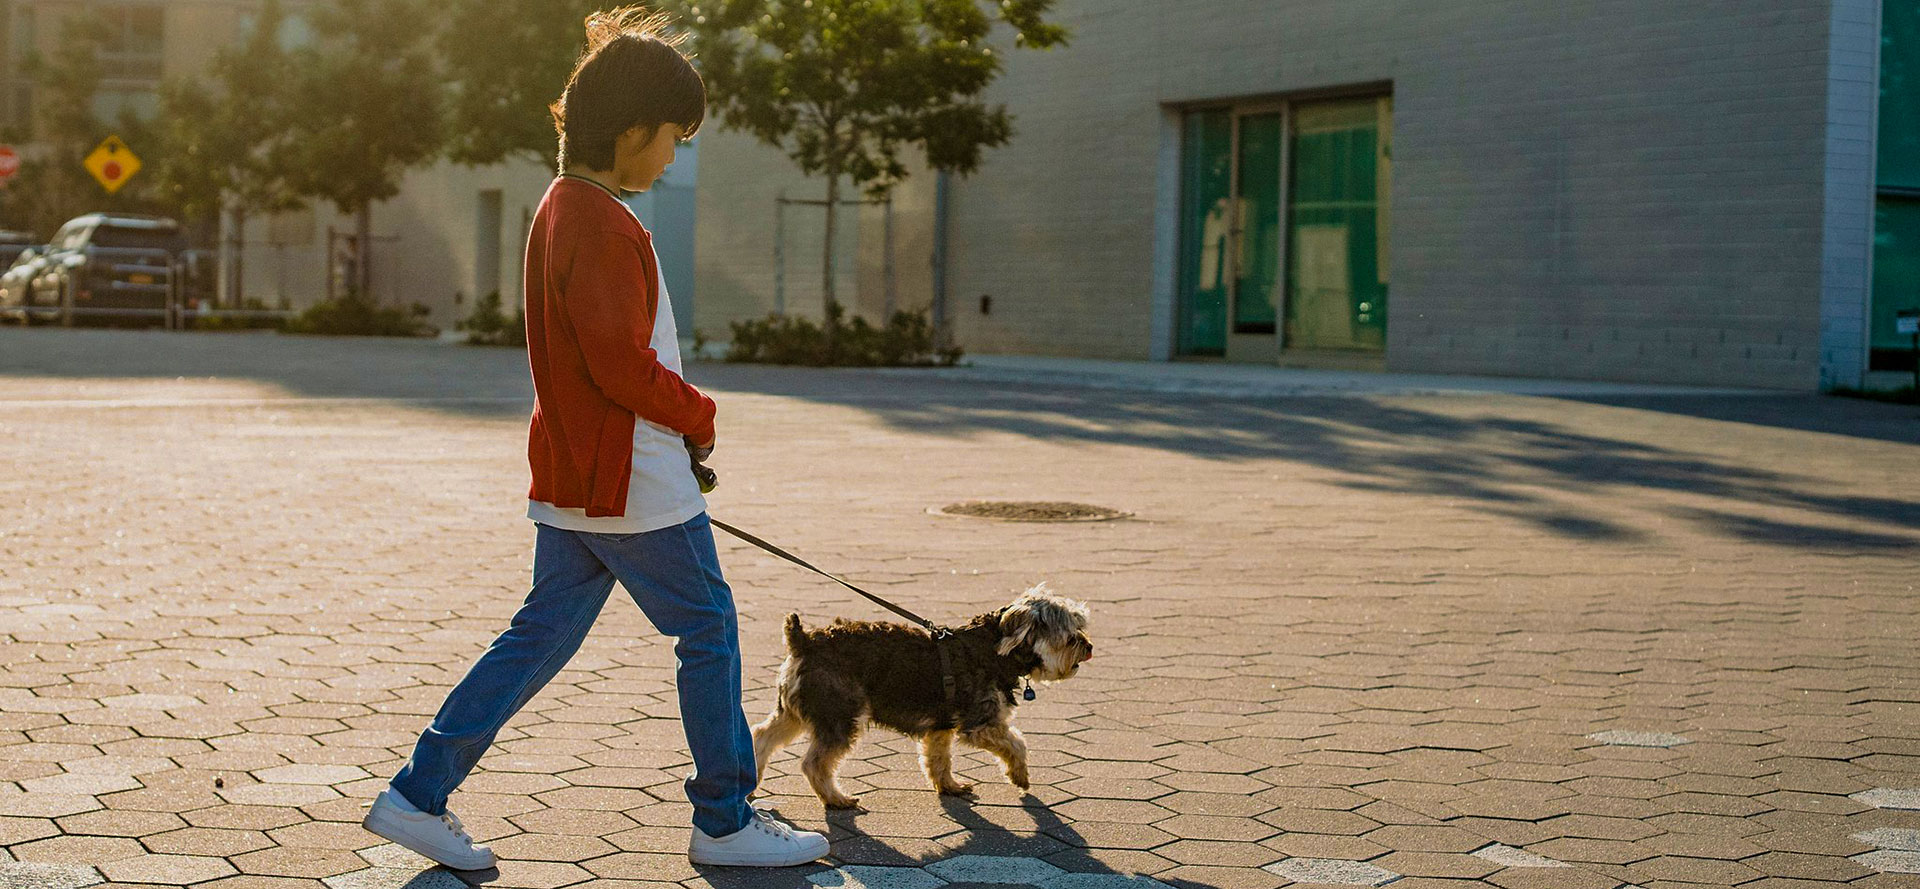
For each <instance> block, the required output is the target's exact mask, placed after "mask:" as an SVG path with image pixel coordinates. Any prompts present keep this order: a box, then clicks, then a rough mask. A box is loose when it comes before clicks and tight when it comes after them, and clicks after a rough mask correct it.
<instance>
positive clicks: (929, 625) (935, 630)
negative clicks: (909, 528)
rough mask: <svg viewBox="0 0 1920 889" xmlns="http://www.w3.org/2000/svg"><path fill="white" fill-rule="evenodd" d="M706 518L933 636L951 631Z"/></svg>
mask: <svg viewBox="0 0 1920 889" xmlns="http://www.w3.org/2000/svg"><path fill="white" fill-rule="evenodd" d="M707 520H708V521H710V522H712V523H713V526H714V527H715V528H719V529H720V530H722V531H725V532H727V533H728V534H732V535H733V536H735V537H738V538H740V539H741V540H744V541H746V542H748V543H751V544H753V545H754V546H757V547H759V548H761V549H763V550H766V551H767V552H769V553H772V554H773V555H776V556H779V557H780V558H783V559H786V560H787V561H789V562H792V563H794V564H795V565H799V566H800V567H802V568H805V569H807V570H808V571H811V572H813V573H815V574H818V575H820V576H821V577H824V578H826V579H828V580H831V581H833V582H834V583H837V584H839V585H841V586H843V587H846V588H847V589H850V590H852V591H854V592H856V593H859V594H860V595H862V596H865V597H867V599H869V600H870V601H872V602H873V604H875V605H878V606H880V607H881V608H885V609H887V610H888V611H891V612H893V613H894V614H898V615H900V616H901V617H904V618H906V619H907V620H910V621H913V622H914V623H916V624H919V625H920V626H921V627H923V628H925V629H926V631H927V632H929V633H932V634H933V635H934V636H935V637H943V636H946V635H948V634H949V633H951V632H953V631H951V630H948V629H947V628H945V627H939V626H935V625H934V623H933V621H930V620H927V619H926V618H924V617H921V616H920V615H918V614H914V613H913V612H911V611H908V610H907V609H905V608H901V607H900V606H898V605H895V604H893V603H892V602H889V601H887V600H885V599H882V598H880V597H879V596H876V595H874V594H872V593H869V592H867V591H866V590H863V589H861V588H859V587H857V586H854V585H853V584H850V583H848V582H846V581H844V580H841V579H840V578H838V577H836V576H834V575H832V574H828V573H827V572H825V571H822V570H820V569H819V568H815V567H814V566H813V564H812V563H811V562H808V561H807V560H806V559H802V558H800V557H799V556H796V555H794V554H793V553H790V552H787V551H786V550H784V549H781V548H779V547H777V546H774V545H773V544H771V543H768V542H766V541H764V540H761V539H760V538H758V537H755V536H753V535H752V534H748V533H747V532H745V531H742V530H740V529H739V528H735V527H734V526H732V525H729V524H727V523H726V522H723V521H720V520H719V519H716V518H713V517H712V516H708V517H707Z"/></svg>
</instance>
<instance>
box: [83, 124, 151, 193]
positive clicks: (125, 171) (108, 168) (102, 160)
mask: <svg viewBox="0 0 1920 889" xmlns="http://www.w3.org/2000/svg"><path fill="white" fill-rule="evenodd" d="M86 164H87V172H89V173H92V174H93V178H95V179H98V180H100V187H101V188H104V189H106V190H107V194H113V193H114V192H116V191H119V190H120V186H122V185H125V184H127V180H128V179H130V178H132V177H133V174H135V173H137V172H139V171H140V158H138V157H136V156H134V153H133V149H131V148H128V147H127V143H125V142H122V141H120V137H119V136H108V137H107V138H106V140H105V141H103V142H101V143H100V145H99V147H96V148H95V149H93V153H92V154H89V155H87V161H86Z"/></svg>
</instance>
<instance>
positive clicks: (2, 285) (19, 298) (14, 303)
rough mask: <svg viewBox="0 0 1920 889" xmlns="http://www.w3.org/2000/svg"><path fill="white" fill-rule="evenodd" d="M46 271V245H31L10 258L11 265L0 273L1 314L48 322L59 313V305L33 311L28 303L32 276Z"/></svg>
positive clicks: (26, 320)
mask: <svg viewBox="0 0 1920 889" xmlns="http://www.w3.org/2000/svg"><path fill="white" fill-rule="evenodd" d="M46 270H47V245H45V244H34V245H32V246H29V247H27V248H26V249H25V250H23V251H21V252H20V255H19V256H16V257H14V258H13V264H12V265H9V266H7V270H6V271H5V272H4V273H0V317H5V318H18V319H20V320H21V321H24V322H26V323H28V324H32V323H33V322H35V321H51V320H53V319H55V318H58V317H59V316H60V310H59V307H58V306H53V307H49V308H44V309H40V310H34V309H33V308H32V304H31V302H30V298H31V296H32V294H33V279H34V278H37V277H39V276H40V274H41V273H42V272H45V271H46Z"/></svg>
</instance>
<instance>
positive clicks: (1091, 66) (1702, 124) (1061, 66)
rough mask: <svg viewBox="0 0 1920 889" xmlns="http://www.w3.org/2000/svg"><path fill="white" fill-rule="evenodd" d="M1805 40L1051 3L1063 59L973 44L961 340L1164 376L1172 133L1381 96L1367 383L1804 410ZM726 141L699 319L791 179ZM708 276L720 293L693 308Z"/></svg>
mask: <svg viewBox="0 0 1920 889" xmlns="http://www.w3.org/2000/svg"><path fill="white" fill-rule="evenodd" d="M1831 12H1832V0H1718V2H1710V3H1709V2H1696V3H1672V2H1669V0H1604V2H1603V0H1569V2H1558V3H1541V2H1535V0H1449V2H1447V3H1431V4H1425V3H1423V4H1410V3H1404V2H1393V0H1284V2H1276V0H1193V2H1187V3H1166V2H1162V0H1062V3H1061V4H1060V6H1059V8H1058V10H1057V14H1056V18H1057V19H1058V20H1059V21H1060V22H1061V23H1062V24H1065V25H1067V26H1068V27H1070V28H1071V29H1072V30H1073V32H1074V38H1073V44H1072V45H1071V46H1070V47H1068V48H1065V49H1063V50H1057V51H1053V52H1047V53H1037V52H1030V51H1023V50H1022V51H1016V50H1014V49H1012V47H1011V45H1010V43H1011V41H1010V40H1008V39H1006V34H1005V33H1004V29H1002V31H1001V33H1000V35H999V36H1000V38H1001V39H1000V45H1001V46H1003V47H1005V49H1004V56H1003V57H1004V58H1005V60H1006V71H1005V74H1004V76H1003V77H1002V78H1001V79H1000V80H999V81H997V82H996V84H995V86H994V87H993V88H992V90H991V92H990V95H989V98H990V100H992V101H998V102H1005V103H1006V104H1007V105H1008V107H1009V108H1010V110H1011V111H1012V112H1013V113H1014V114H1015V116H1016V124H1015V125H1016V128H1017V134H1016V136H1015V140H1014V142H1013V144H1011V145H1010V146H1008V147H1006V148H1003V149H999V150H997V151H993V152H991V153H990V154H989V156H988V160H987V163H986V166H985V168H984V169H983V170H982V171H981V172H980V173H978V174H977V175H975V176H973V177H970V178H968V179H963V180H957V181H956V183H955V187H954V189H953V194H952V206H951V224H952V231H951V238H950V240H949V244H948V249H949V257H950V260H949V261H950V267H951V272H950V281H951V302H952V305H953V315H952V317H953V320H954V323H955V329H956V331H957V333H958V336H959V341H960V342H961V344H962V345H964V346H966V347H967V348H969V349H971V350H973V351H976V352H997V351H1005V352H1033V353H1048V354H1059V355H1082V356H1098V357H1119V358H1149V357H1161V356H1164V354H1165V353H1166V342H1167V340H1168V338H1169V336H1170V334H1169V331H1170V329H1171V325H1170V323H1169V320H1170V316H1171V312H1172V299H1171V293H1172V288H1173V281H1172V269H1173V268H1174V265H1175V264H1174V263H1173V262H1172V261H1171V258H1172V256H1173V251H1174V249H1175V246H1176V242H1177V232H1178V226H1177V224H1173V220H1172V219H1170V218H1169V217H1170V214H1171V213H1172V211H1173V208H1175V207H1177V194H1172V193H1170V190H1172V189H1176V188H1177V176H1176V175H1174V174H1177V170H1178V167H1177V165H1178V150H1177V148H1178V146H1177V140H1173V138H1172V137H1173V136H1175V135H1177V132H1178V129H1177V128H1178V122H1179V115H1178V114H1177V113H1171V112H1170V109H1177V108H1179V107H1183V106H1185V105H1187V104H1190V103H1199V102H1204V101H1209V100H1221V99H1238V98H1251V97H1259V96H1287V95H1296V94H1301V93H1305V92H1311V91H1315V90H1323V89H1329V88H1341V87H1350V86H1356V85H1365V84H1375V83H1380V84H1390V85H1391V90H1392V92H1393V94H1394V109H1395V110H1394V114H1395V119H1394V130H1395V143H1394V149H1395V157H1394V160H1395V170H1394V186H1393V213H1392V215H1393V219H1392V226H1393V231H1392V263H1393V264H1392V270H1391V277H1392V281H1393V285H1392V286H1393V291H1392V298H1391V308H1390V310H1389V322H1388V326H1389V341H1388V348H1387V355H1386V362H1387V366H1388V367H1389V368H1390V369H1394V370H1406V371H1441V372H1475V373H1496V374H1518V375H1550V376H1570V377H1586V378H1598V379H1624V380H1649V381H1666V382H1694V383H1715V384H1742V385H1764V386H1780V387H1789V388H1811V387H1813V386H1815V385H1817V383H1818V380H1819V363H1820V345H1821V333H1820V315H1821V313H1820V299H1821V292H1822V279H1821V263H1822V256H1823V247H1822V231H1823V222H1824V215H1823V213H1824V210H1823V208H1824V206H1825V204H1824V201H1825V197H1826V186H1825V161H1826V157H1827V151H1828V146H1827V136H1828V124H1829V121H1828V119H1827V116H1826V110H1827V92H1828V89H1827V84H1828V77H1829V65H1828V60H1829V28H1830V25H1829V22H1830V18H1831ZM741 140H742V137H739V136H737V135H734V134H724V133H720V134H716V135H715V136H714V137H713V138H712V140H711V141H710V143H709V146H708V148H709V153H708V156H707V158H706V163H707V166H708V168H709V169H708V171H707V173H708V175H707V176H705V177H704V178H703V184H702V192H703V194H702V199H701V205H702V212H701V220H702V221H701V230H700V238H701V241H702V244H701V246H700V254H701V257H702V258H701V262H700V271H701V275H702V287H703V293H704V294H707V295H709V296H713V297H714V298H713V299H709V300H707V301H706V303H705V305H703V307H702V318H703V320H704V319H714V320H718V319H722V318H726V317H739V316H744V315H747V314H752V313H754V312H759V311H764V310H765V309H767V308H768V307H769V305H770V300H769V297H768V296H767V291H768V287H767V285H768V283H769V282H768V280H767V278H768V275H767V273H766V265H765V264H764V263H763V262H762V261H761V260H760V257H761V256H763V255H765V254H767V253H768V251H769V247H768V244H769V243H770V242H769V241H768V237H767V234H766V232H767V231H768V230H769V228H768V226H767V225H766V224H765V223H766V220H765V219H764V217H765V216H766V215H767V214H766V212H765V211H764V210H762V209H760V208H761V207H763V206H765V203H766V200H765V199H766V198H768V197H770V196H771V194H772V192H773V191H775V190H777V189H778V188H779V187H781V186H782V185H786V186H789V187H791V185H792V183H793V181H794V180H793V177H791V176H790V175H788V174H787V173H786V172H785V171H786V169H787V168H788V166H789V165H787V164H786V162H785V161H784V159H782V158H780V157H779V156H778V155H777V154H774V153H772V152H769V151H765V150H763V149H758V148H755V147H752V146H744V145H735V144H732V143H734V142H737V141H741ZM1170 146H1171V149H1172V150H1169V147H1170ZM919 185H920V187H923V188H926V189H928V190H929V193H930V189H931V183H930V181H923V182H921V183H919ZM814 190H815V191H816V192H817V191H818V184H817V183H815V184H814ZM929 205H930V202H929ZM896 215H898V214H896ZM709 240H712V241H713V243H712V244H709V243H707V242H708V241H709ZM901 268H902V269H903V270H904V269H906V268H907V265H906V264H902V265H901ZM709 277H724V278H726V279H729V280H730V283H728V284H727V285H725V286H724V287H722V288H721V291H722V292H721V293H720V294H714V293H712V292H711V291H708V290H706V289H705V288H707V287H708V279H709ZM906 277H907V276H906V275H904V274H903V275H902V280H905V279H906ZM982 295H991V296H992V297H993V310H992V313H991V314H987V315H983V314H981V313H980V311H979V297H980V296H982ZM706 323H708V325H709V326H712V322H711V321H706Z"/></svg>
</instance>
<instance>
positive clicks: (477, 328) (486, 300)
mask: <svg viewBox="0 0 1920 889" xmlns="http://www.w3.org/2000/svg"><path fill="white" fill-rule="evenodd" d="M454 327H455V328H456V329H459V330H464V331H466V332H467V342H469V343H472V344H474V345H476V346H525V345H526V344H527V316H526V309H524V308H522V307H519V306H515V307H514V310H513V317H511V318H509V317H507V315H506V313H505V312H502V311H500V291H498V290H496V291H494V292H492V293H489V294H487V295H486V296H483V297H481V298H479V299H478V300H476V301H474V304H473V314H471V315H468V316H467V318H466V320H464V321H461V322H460V323H459V324H456V325H454Z"/></svg>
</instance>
